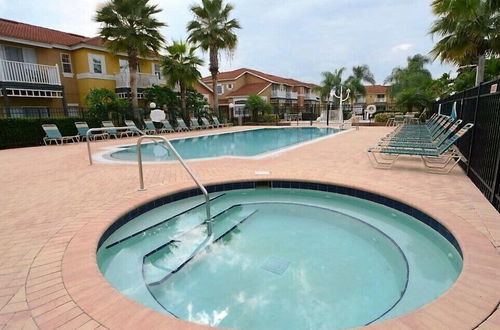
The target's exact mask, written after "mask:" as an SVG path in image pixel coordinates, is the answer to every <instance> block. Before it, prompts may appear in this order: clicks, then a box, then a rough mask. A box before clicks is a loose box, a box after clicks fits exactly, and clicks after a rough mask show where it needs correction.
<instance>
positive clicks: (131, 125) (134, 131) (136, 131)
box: [125, 120, 141, 136]
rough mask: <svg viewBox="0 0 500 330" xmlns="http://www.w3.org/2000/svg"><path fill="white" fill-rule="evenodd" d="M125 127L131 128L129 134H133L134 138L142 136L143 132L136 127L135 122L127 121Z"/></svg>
mask: <svg viewBox="0 0 500 330" xmlns="http://www.w3.org/2000/svg"><path fill="white" fill-rule="evenodd" d="M125 126H127V127H129V128H130V132H131V133H129V134H131V135H132V136H134V135H141V130H140V129H139V128H138V127H137V126H136V125H135V123H134V121H133V120H125Z"/></svg>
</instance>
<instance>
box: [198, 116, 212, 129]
mask: <svg viewBox="0 0 500 330" xmlns="http://www.w3.org/2000/svg"><path fill="white" fill-rule="evenodd" d="M201 121H202V122H203V125H202V127H203V128H214V125H212V124H210V122H209V121H208V119H207V118H205V117H201Z"/></svg>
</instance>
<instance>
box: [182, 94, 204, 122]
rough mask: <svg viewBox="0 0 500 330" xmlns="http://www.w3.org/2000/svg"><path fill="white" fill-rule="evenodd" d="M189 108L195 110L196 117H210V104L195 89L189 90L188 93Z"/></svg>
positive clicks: (187, 102)
mask: <svg viewBox="0 0 500 330" xmlns="http://www.w3.org/2000/svg"><path fill="white" fill-rule="evenodd" d="M186 104H187V108H188V109H191V110H193V113H194V116H195V117H197V118H199V117H208V111H207V110H208V102H207V101H206V100H205V98H204V97H203V95H202V94H201V93H199V92H198V91H196V90H195V89H188V91H187V93H186Z"/></svg>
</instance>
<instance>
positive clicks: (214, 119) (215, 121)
mask: <svg viewBox="0 0 500 330" xmlns="http://www.w3.org/2000/svg"><path fill="white" fill-rule="evenodd" d="M212 120H213V121H214V123H215V125H214V126H217V127H228V126H232V125H233V124H221V123H220V121H219V118H217V117H215V116H213V117H212Z"/></svg>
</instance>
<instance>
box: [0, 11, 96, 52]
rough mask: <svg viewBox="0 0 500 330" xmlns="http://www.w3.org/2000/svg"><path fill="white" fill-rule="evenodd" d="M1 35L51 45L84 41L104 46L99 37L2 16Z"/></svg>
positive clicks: (65, 44)
mask: <svg viewBox="0 0 500 330" xmlns="http://www.w3.org/2000/svg"><path fill="white" fill-rule="evenodd" d="M0 35H2V36H5V37H10V38H15V39H22V40H28V41H35V42H41V43H45V44H51V45H64V46H72V45H76V44H79V43H84V44H89V45H94V46H102V42H101V40H100V38H99V37H94V38H89V37H85V36H81V35H78V34H74V33H67V32H62V31H57V30H52V29H48V28H44V27H41V26H36V25H31V24H26V23H21V22H16V21H11V20H7V19H1V18H0Z"/></svg>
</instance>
